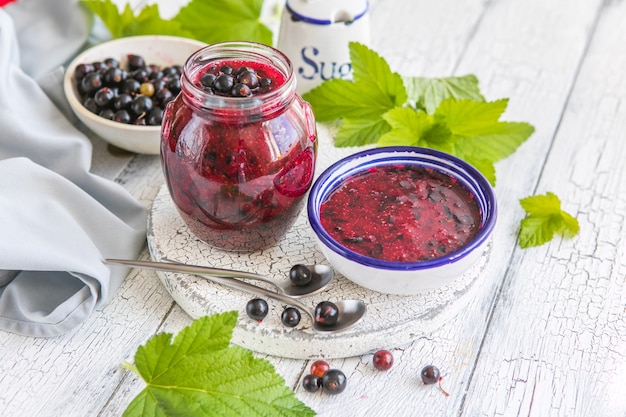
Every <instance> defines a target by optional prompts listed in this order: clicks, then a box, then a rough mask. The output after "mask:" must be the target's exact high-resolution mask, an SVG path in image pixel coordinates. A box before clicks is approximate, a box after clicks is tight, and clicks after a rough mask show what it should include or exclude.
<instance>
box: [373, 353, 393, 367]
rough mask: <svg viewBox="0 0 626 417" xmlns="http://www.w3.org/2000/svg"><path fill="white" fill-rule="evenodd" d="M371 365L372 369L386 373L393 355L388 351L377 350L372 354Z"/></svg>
mask: <svg viewBox="0 0 626 417" xmlns="http://www.w3.org/2000/svg"><path fill="white" fill-rule="evenodd" d="M372 363H373V364H374V368H376V369H378V370H379V371H388V370H389V369H391V366H392V365H393V355H392V354H391V352H389V351H388V350H384V349H382V350H379V351H377V352H376V353H374V358H373V359H372Z"/></svg>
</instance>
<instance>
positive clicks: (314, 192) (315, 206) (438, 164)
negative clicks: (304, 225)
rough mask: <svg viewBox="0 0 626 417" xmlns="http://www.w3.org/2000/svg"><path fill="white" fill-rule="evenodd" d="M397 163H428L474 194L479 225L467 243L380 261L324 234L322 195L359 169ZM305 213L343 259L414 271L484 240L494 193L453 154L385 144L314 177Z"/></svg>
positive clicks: (459, 254)
mask: <svg viewBox="0 0 626 417" xmlns="http://www.w3.org/2000/svg"><path fill="white" fill-rule="evenodd" d="M379 154H383V155H381V156H380V158H377V159H374V160H370V161H367V160H364V161H363V162H362V163H361V164H356V161H358V160H359V159H363V158H368V157H374V156H376V155H379ZM398 162H404V163H407V162H410V163H412V164H414V165H418V166H428V167H431V168H433V169H436V170H438V171H440V172H444V173H446V174H448V175H451V176H453V177H454V178H456V179H457V180H458V181H460V182H461V183H462V184H463V185H464V186H465V187H466V188H468V189H469V190H470V191H471V192H472V193H473V194H474V195H475V197H476V199H477V201H478V204H479V207H480V209H481V228H480V230H479V231H478V233H477V234H476V236H474V238H473V239H472V240H471V241H470V242H469V243H467V244H466V245H465V246H463V247H462V248H460V249H459V250H457V251H454V252H451V253H449V254H446V255H445V256H442V257H439V258H435V259H430V260H427V261H417V262H394V261H385V260H380V259H376V258H372V257H369V256H365V255H362V254H360V253H357V252H354V251H352V250H350V249H348V248H346V247H344V246H343V245H341V244H340V243H339V242H337V241H336V240H335V239H333V238H332V237H331V236H330V234H328V232H327V231H326V230H325V229H324V228H323V227H322V225H321V223H320V221H319V206H320V205H321V203H322V202H323V201H324V200H325V198H326V197H327V196H328V195H329V194H330V193H331V192H332V191H334V190H335V189H337V187H338V186H339V185H340V184H341V183H343V181H344V180H345V179H346V178H347V177H350V176H352V175H354V174H355V173H357V172H361V171H362V170H363V169H365V168H371V167H375V166H386V165H391V164H393V163H398ZM348 164H356V165H355V166H354V167H352V168H350V169H348V170H347V171H346V172H344V173H342V174H340V175H338V176H337V177H336V178H333V177H334V176H335V174H334V173H335V171H336V170H338V169H341V168H344V167H345V166H346V165H348ZM461 174H463V175H461ZM329 181H330V182H329ZM322 194H323V195H322ZM307 215H308V219H309V224H310V225H311V228H312V229H313V231H314V232H315V234H316V235H317V237H318V238H319V239H320V240H321V242H322V244H324V245H325V246H326V247H328V248H329V249H330V250H332V251H333V252H335V253H337V254H339V255H341V256H343V257H344V258H347V259H349V260H351V261H353V262H357V263H359V264H362V265H365V266H370V267H374V268H378V269H386V270H405V271H416V270H426V269H431V268H436V267H440V266H443V265H447V264H451V263H454V262H457V261H459V260H460V259H462V258H464V257H466V256H467V255H469V254H470V253H472V252H473V251H474V250H476V249H477V248H478V247H480V246H481V245H482V244H483V243H485V242H486V241H487V240H488V239H489V237H490V236H491V233H492V232H493V229H494V227H495V224H496V218H497V203H496V198H495V193H494V191H493V188H492V187H491V184H489V181H488V180H487V179H486V178H485V177H484V175H482V174H481V173H480V171H478V170H477V169H476V168H474V167H473V166H472V165H470V164H468V163H467V162H465V161H463V160H461V159H459V158H457V157H455V156H453V155H450V154H447V153H444V152H440V151H437V150H434V149H429V148H421V147H416V146H388V147H379V148H374V149H369V150H365V151H361V152H357V153H354V154H351V155H349V156H347V157H345V158H343V159H341V160H339V161H337V162H335V163H334V164H332V165H331V166H330V167H328V168H327V169H326V170H324V172H322V174H321V175H320V176H319V177H318V178H317V179H316V180H315V182H314V183H313V186H312V187H311V191H310V192H309V196H308V204H307Z"/></svg>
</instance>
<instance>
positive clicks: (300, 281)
mask: <svg viewBox="0 0 626 417" xmlns="http://www.w3.org/2000/svg"><path fill="white" fill-rule="evenodd" d="M311 277H312V274H311V270H310V269H309V268H308V267H307V266H306V265H302V264H296V265H294V266H292V267H291V270H290V271H289V279H290V280H291V283H292V284H293V285H295V286H298V287H302V286H304V285H307V284H308V283H309V282H311Z"/></svg>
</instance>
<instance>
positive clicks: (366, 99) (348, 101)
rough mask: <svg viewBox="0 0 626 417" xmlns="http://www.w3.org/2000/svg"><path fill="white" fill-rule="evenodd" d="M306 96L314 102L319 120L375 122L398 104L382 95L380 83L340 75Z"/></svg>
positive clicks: (305, 95)
mask: <svg viewBox="0 0 626 417" xmlns="http://www.w3.org/2000/svg"><path fill="white" fill-rule="evenodd" d="M303 98H304V99H305V100H306V101H308V102H309V103H310V104H311V106H312V107H313V112H314V114H315V119H316V120H317V121H319V122H329V121H332V120H337V119H353V120H356V119H371V120H374V121H375V120H379V119H380V116H381V115H382V114H383V113H385V112H386V111H387V110H389V109H391V108H394V107H395V105H394V103H393V101H392V100H391V99H390V98H389V97H388V96H386V95H384V94H382V93H381V91H380V90H379V88H378V86H376V85H372V84H365V85H361V84H357V83H354V82H352V81H348V80H343V79H340V78H334V79H331V80H327V81H324V82H323V83H322V84H321V85H319V86H317V87H315V88H313V89H312V90H310V91H308V92H307V93H305V94H304V95H303Z"/></svg>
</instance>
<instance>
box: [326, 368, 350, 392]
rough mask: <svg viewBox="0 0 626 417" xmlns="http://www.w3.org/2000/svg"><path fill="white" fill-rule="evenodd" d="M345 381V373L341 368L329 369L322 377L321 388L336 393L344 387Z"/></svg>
mask: <svg viewBox="0 0 626 417" xmlns="http://www.w3.org/2000/svg"><path fill="white" fill-rule="evenodd" d="M347 382H348V380H347V378H346V375H345V374H344V373H343V372H341V370H339V369H330V370H328V371H326V373H325V374H324V376H323V377H322V388H324V392H326V393H328V394H331V395H337V394H341V393H342V392H343V390H345V389H346V385H347Z"/></svg>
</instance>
